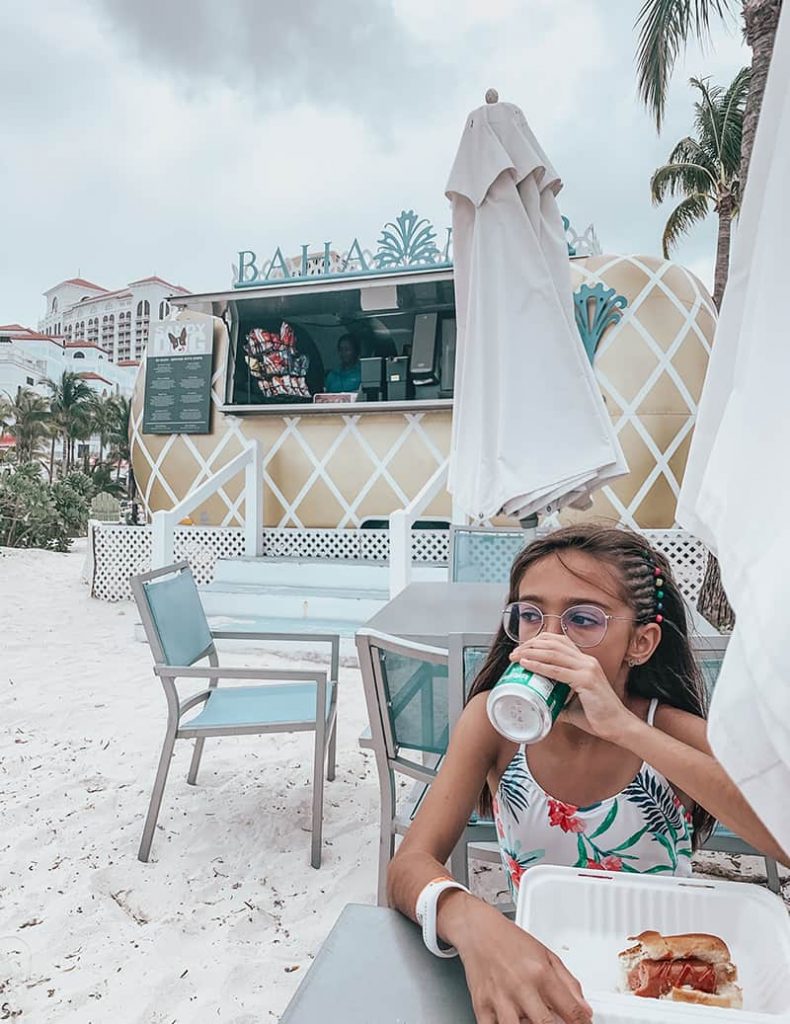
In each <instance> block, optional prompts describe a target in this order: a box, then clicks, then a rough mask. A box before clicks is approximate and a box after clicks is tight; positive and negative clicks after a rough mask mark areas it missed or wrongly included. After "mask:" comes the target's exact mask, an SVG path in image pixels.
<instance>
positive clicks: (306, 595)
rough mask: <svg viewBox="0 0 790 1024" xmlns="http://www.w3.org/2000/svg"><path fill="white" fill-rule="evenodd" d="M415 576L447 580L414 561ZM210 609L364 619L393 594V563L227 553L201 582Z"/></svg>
mask: <svg viewBox="0 0 790 1024" xmlns="http://www.w3.org/2000/svg"><path fill="white" fill-rule="evenodd" d="M413 578H414V579H415V580H446V579H447V570H446V568H444V567H432V566H415V567H414V573H413ZM199 589H200V596H201V600H202V601H203V606H204V608H205V609H206V614H207V615H209V616H211V615H232V616H243V617H246V618H264V619H271V620H277V619H287V620H291V621H296V622H303V621H306V620H316V619H317V620H320V621H327V622H349V623H353V624H354V625H355V627H358V626H360V625H362V624H363V623H364V622H366V621H367V620H368V619H370V618H371V616H373V615H375V614H376V612H378V611H379V610H380V609H381V608H383V607H384V605H385V604H386V602H387V601H388V600H389V567H388V566H386V565H371V564H369V563H364V562H361V563H360V562H350V561H349V562H346V561H341V560H340V559H323V560H322V559H304V560H299V559H294V560H286V559H270V558H224V559H219V560H218V561H217V563H216V566H215V570H214V580H213V582H212V583H208V584H205V585H203V586H201V587H200V588H199Z"/></svg>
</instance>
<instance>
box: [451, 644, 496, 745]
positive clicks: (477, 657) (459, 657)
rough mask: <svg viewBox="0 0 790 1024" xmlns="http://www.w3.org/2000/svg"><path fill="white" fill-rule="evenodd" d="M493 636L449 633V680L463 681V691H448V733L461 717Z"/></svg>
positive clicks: (457, 689) (454, 689) (455, 688)
mask: <svg viewBox="0 0 790 1024" xmlns="http://www.w3.org/2000/svg"><path fill="white" fill-rule="evenodd" d="M493 639H494V638H493V636H492V635H491V634H490V633H451V634H450V636H449V637H448V642H447V648H448V655H449V671H450V678H451V679H463V681H464V682H463V689H462V690H461V689H459V688H458V687H453V688H451V690H450V732H452V730H453V728H454V727H455V724H456V722H457V721H458V719H459V718H460V717H461V712H462V711H463V709H464V706H465V705H466V701H467V699H468V697H469V691H470V690H471V689H472V684H473V683H474V681H475V679H476V678H477V675H478V673H479V671H480V669H481V668H482V667H483V662H484V661H485V660H486V658H487V657H488V652H489V650H490V649H491V643H492V641H493Z"/></svg>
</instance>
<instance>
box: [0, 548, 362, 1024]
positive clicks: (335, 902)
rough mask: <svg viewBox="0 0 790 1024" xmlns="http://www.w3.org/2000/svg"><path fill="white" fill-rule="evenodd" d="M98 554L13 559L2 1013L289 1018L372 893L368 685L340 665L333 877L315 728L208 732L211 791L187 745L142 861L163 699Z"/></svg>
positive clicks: (330, 814) (2, 857)
mask: <svg viewBox="0 0 790 1024" xmlns="http://www.w3.org/2000/svg"><path fill="white" fill-rule="evenodd" d="M81 561H82V556H81V554H80V552H79V550H77V551H75V552H73V553H70V554H67V555H61V554H54V553H48V552H41V551H35V552H28V551H9V550H8V549H5V550H4V551H3V552H2V555H0V623H2V642H1V649H2V656H1V657H0V700H1V701H2V704H1V705H0V706H2V709H3V714H2V732H1V733H0V794H1V795H0V801H1V803H0V823H1V824H0V988H2V991H0V1019H7V1018H6V1016H4V1013H7V1012H10V1013H16V1012H17V1011H20V1010H21V1011H22V1013H21V1017H20V1018H19V1019H20V1020H21V1022H22V1024H24V1022H26V1021H30V1022H31V1024H32V1022H35V1024H48V1022H50V1021H52V1022H55V1021H57V1022H58V1024H60V1022H64V1021H69V1022H72V1021H74V1022H75V1024H89V1022H90V1024H108V1022H110V1021H118V1022H123V1024H137V1022H140V1024H171V1022H178V1024H197V1022H199V1021H200V1022H202V1021H209V1020H211V1021H213V1020H221V1021H227V1022H233V1024H252V1022H255V1024H259V1022H261V1021H265V1020H276V1019H277V1018H278V1017H279V1015H280V1013H281V1012H282V1010H283V1009H284V1007H285V1005H286V1004H287V1002H288V1000H289V998H290V996H291V995H292V994H293V992H294V990H295V989H296V987H297V985H298V983H299V981H300V979H301V977H302V976H303V975H304V972H305V970H306V968H307V967H308V965H309V963H310V959H311V957H312V956H313V955H314V954H315V952H316V951H317V949H318V948H319V946H320V944H321V942H322V941H323V939H324V938H325V936H326V934H327V932H328V931H329V929H330V928H331V925H332V923H333V922H334V920H335V919H336V917H337V915H338V914H339V913H340V911H341V909H342V908H343V906H344V905H345V904H346V903H348V902H360V903H367V902H373V901H374V900H375V876H376V869H375V865H376V852H377V834H378V788H377V785H376V781H375V766H374V765H373V762H372V758H369V755H367V754H363V753H362V752H361V751H359V750H358V748H357V739H358V737H359V734H360V733H361V732H362V730H363V728H364V727H365V725H366V714H365V704H364V697H363V695H362V691H361V684H360V681H359V674H358V672H357V671H356V670H354V669H342V670H341V684H342V686H341V692H340V698H339V731H338V768H337V779H336V780H335V781H334V782H333V783H327V785H326V790H325V795H326V803H325V812H324V841H325V844H324V853H323V858H324V859H323V865H322V867H321V869H320V870H319V871H315V870H314V869H313V868H311V867H310V864H309V853H310V832H309V828H310V797H311V785H310V779H311V767H312V766H311V761H312V734H310V733H301V734H294V735H282V736H262V737H249V738H243V737H234V738H229V739H221V740H208V741H207V743H206V748H205V751H204V755H203V764H202V767H201V775H200V776H199V779H198V782H199V785H198V786H197V787H191V786H187V784H186V771H187V767H188V761H189V756H190V753H191V743H188V742H186V741H181V742H179V743H177V744H176V753H175V757H174V759H173V764H172V767H171V771H170V777H169V779H168V787H167V789H166V791H165V798H164V802H163V806H162V811H161V814H160V818H159V825H160V827H159V828H158V829H157V832H156V836H155V839H154V844H153V848H152V853H151V860H150V862H149V863H148V864H141V863H140V862H139V861H138V860H137V856H136V854H137V845H138V843H139V839H140V831H141V828H142V821H143V817H144V814H145V811H146V807H147V801H148V797H149V793H150V788H151V784H152V782H153V777H154V773H155V769H156V762H157V759H158V756H159V750H160V748H161V741H162V737H163V732H164V726H165V721H166V714H165V711H166V706H165V699H164V695H163V691H162V688H161V684H160V683H159V681H158V680H157V679H156V678H155V677H154V676H153V674H152V672H151V658H150V655H149V653H148V648H147V647H146V646H145V645H144V644H142V643H139V642H136V641H135V640H134V639H133V635H132V633H133V623H134V621H135V619H136V616H135V613H134V610H133V605H132V604H130V603H124V604H118V605H110V604H104V603H101V602H99V601H94V600H91V599H90V597H89V596H88V588H87V587H86V586H85V585H84V584H82V583H81V582H80V567H81ZM223 660H227V661H229V662H231V663H235V664H256V663H257V664H259V665H260V664H261V663H262V662H263V661H264V660H265V661H266V662H267V663H268V664H270V665H278V664H279V665H282V664H285V660H284V659H283V658H277V657H275V656H271V655H268V656H267V655H265V654H263V655H261V654H258V653H256V652H248V653H247V654H246V655H244V656H243V657H235V658H229V657H225V656H224V655H223ZM289 667H293V663H289ZM311 667H312V668H315V665H314V664H313V665H312V666H311ZM294 968H296V969H294ZM4 1004H7V1005H8V1008H9V1011H4V1010H3V1005H4ZM8 1019H17V1018H16V1017H13V1018H11V1017H9V1018H8Z"/></svg>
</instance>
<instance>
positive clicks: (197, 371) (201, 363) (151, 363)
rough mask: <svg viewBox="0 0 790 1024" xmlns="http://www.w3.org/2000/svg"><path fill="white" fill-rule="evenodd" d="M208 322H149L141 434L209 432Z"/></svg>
mask: <svg viewBox="0 0 790 1024" xmlns="http://www.w3.org/2000/svg"><path fill="white" fill-rule="evenodd" d="M212 357H213V322H212V321H211V320H210V319H206V320H199V321H191V320H161V321H159V322H158V323H155V324H152V325H151V335H150V338H149V341H148V350H147V354H146V364H145V400H144V406H143V433H144V434H208V433H209V431H210V429H211V427H210V420H211V364H212Z"/></svg>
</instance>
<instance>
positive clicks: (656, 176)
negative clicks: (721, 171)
mask: <svg viewBox="0 0 790 1024" xmlns="http://www.w3.org/2000/svg"><path fill="white" fill-rule="evenodd" d="M715 189H716V181H715V180H714V179H712V178H711V176H710V173H709V171H708V169H707V168H706V167H701V166H700V165H699V164H693V163H668V164H664V166H663V167H659V168H658V169H657V170H656V171H655V172H654V173H653V177H652V178H651V179H650V197H651V199H652V200H653V205H654V206H658V205H659V204H660V203H663V202H664V200H665V199H666V198H667V196H668V195H669V196H676V195H689V194H701V195H707V196H708V197H709V198H711V199H714V198H715Z"/></svg>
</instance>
